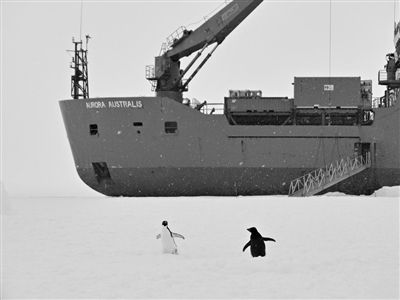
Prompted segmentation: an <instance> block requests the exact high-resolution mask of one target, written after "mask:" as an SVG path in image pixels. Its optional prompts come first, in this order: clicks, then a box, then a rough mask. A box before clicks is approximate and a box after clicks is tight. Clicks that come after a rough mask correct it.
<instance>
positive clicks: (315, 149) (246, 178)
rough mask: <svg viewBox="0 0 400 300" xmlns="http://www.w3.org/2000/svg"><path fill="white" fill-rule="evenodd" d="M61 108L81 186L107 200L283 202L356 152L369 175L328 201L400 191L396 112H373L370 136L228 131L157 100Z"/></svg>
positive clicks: (357, 130) (306, 130)
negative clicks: (293, 186) (367, 160)
mask: <svg viewBox="0 0 400 300" xmlns="http://www.w3.org/2000/svg"><path fill="white" fill-rule="evenodd" d="M60 107H61V111H62V115H63V119H64V123H65V127H66V130H67V135H68V138H69V141H70V145H71V150H72V153H73V157H74V161H75V166H76V170H77V171H78V174H79V176H80V178H81V179H82V180H83V181H84V182H85V183H86V184H87V185H88V186H90V187H91V188H92V189H94V190H96V191H98V192H100V193H102V194H105V195H108V196H201V195H217V196H231V195H269V194H287V193H288V190H289V185H290V181H291V180H293V179H295V178H296V177H299V176H302V175H304V174H305V173H306V172H308V171H311V170H313V169H316V168H320V167H323V166H325V165H327V164H329V163H331V162H333V161H335V160H339V159H341V158H344V157H348V156H353V155H354V152H355V145H356V144H360V143H364V144H368V145H369V150H370V152H371V158H372V166H371V168H369V169H367V170H364V171H363V172H361V173H359V174H357V175H355V176H352V177H351V178H349V179H347V180H345V181H343V182H341V183H339V184H337V185H335V186H333V187H331V188H330V189H329V190H328V191H340V192H344V193H348V194H371V193H373V191H374V190H376V189H378V188H380V187H382V186H393V185H400V163H399V128H400V126H399V120H400V113H399V106H398V104H397V105H396V106H394V107H390V108H381V109H377V110H376V111H375V119H374V122H373V123H372V124H371V125H368V126H292V125H290V126H232V125H230V124H229V123H228V121H227V119H226V117H225V116H224V115H215V116H214V115H205V114H202V113H200V112H199V111H196V110H194V109H192V108H190V107H187V106H185V105H182V104H180V103H177V102H176V101H174V100H171V99H169V98H161V97H138V98H103V99H86V100H64V101H60ZM171 124H172V125H171ZM171 126H172V127H171Z"/></svg>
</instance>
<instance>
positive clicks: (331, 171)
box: [289, 152, 371, 197]
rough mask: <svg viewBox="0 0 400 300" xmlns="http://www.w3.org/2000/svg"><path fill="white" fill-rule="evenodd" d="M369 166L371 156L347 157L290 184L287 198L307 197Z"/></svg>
mask: <svg viewBox="0 0 400 300" xmlns="http://www.w3.org/2000/svg"><path fill="white" fill-rule="evenodd" d="M370 166H371V154H370V153H369V152H367V153H366V154H365V155H359V156H356V157H354V158H350V157H348V158H347V159H341V160H340V161H336V162H334V163H331V164H330V165H329V166H326V167H324V168H320V169H316V170H314V171H312V172H310V173H308V174H306V175H304V176H301V177H299V178H296V179H294V180H292V181H291V182H290V187H289V196H292V197H307V196H312V195H315V194H318V193H320V192H322V191H323V190H325V189H327V188H329V187H331V186H333V185H335V184H337V183H339V182H341V181H343V180H345V179H347V178H349V177H351V176H353V175H355V174H358V173H360V172H361V171H363V170H365V169H367V168H369V167H370Z"/></svg>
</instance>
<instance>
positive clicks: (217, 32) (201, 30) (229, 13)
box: [165, 0, 263, 60]
mask: <svg viewBox="0 0 400 300" xmlns="http://www.w3.org/2000/svg"><path fill="white" fill-rule="evenodd" d="M262 1H263V0H245V1H244V0H234V1H232V2H231V3H229V4H227V5H226V6H225V7H223V8H222V9H221V10H220V11H219V12H217V13H216V14H215V15H214V16H212V17H211V18H210V19H208V20H207V21H206V22H204V23H203V24H202V25H201V26H200V27H198V28H197V29H196V30H194V31H192V32H190V31H187V32H186V34H184V35H183V36H182V37H181V38H180V39H178V40H177V41H176V42H175V43H174V44H173V45H172V46H171V49H170V50H168V51H167V52H166V53H165V54H166V55H167V56H168V57H171V58H172V59H173V60H177V59H180V58H182V57H184V56H188V55H190V54H192V53H193V52H195V51H198V50H200V49H201V48H203V46H204V45H205V44H208V45H210V44H212V43H215V42H216V43H219V44H220V43H221V42H222V41H223V40H224V39H225V38H226V37H227V36H228V35H229V34H230V33H231V32H232V31H233V30H234V29H235V28H236V27H237V26H238V25H239V24H240V23H241V22H242V21H243V20H244V19H245V18H246V17H247V16H248V15H249V14H250V13H251V12H252V11H253V10H254V9H255V8H256V7H257V6H258V5H260V4H261V2H262Z"/></svg>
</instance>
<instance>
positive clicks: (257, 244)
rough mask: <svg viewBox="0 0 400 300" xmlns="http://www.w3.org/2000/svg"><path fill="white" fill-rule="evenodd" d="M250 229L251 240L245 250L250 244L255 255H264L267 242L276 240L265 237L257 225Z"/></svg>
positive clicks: (244, 248)
mask: <svg viewBox="0 0 400 300" xmlns="http://www.w3.org/2000/svg"><path fill="white" fill-rule="evenodd" d="M247 230H248V231H250V233H251V235H250V241H248V242H247V244H246V245H244V247H243V252H244V251H245V250H246V249H247V247H249V246H250V253H251V255H252V256H253V257H258V256H261V257H264V256H265V242H266V241H271V242H276V241H275V240H274V239H273V238H269V237H263V236H262V235H261V234H260V233H259V232H258V230H257V228H255V227H251V228H248V229H247Z"/></svg>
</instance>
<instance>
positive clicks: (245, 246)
mask: <svg viewBox="0 0 400 300" xmlns="http://www.w3.org/2000/svg"><path fill="white" fill-rule="evenodd" d="M249 246H250V241H248V242H247V244H246V245H244V247H243V252H244V250H246V248H247V247H249Z"/></svg>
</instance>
